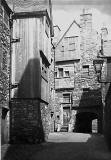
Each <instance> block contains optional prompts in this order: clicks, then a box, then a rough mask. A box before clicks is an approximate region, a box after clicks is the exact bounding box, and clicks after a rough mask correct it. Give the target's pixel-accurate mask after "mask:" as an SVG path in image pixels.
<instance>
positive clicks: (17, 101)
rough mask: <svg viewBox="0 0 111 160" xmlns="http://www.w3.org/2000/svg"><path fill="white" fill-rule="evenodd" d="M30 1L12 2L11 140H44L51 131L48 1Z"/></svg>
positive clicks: (49, 7) (49, 5)
mask: <svg viewBox="0 0 111 160" xmlns="http://www.w3.org/2000/svg"><path fill="white" fill-rule="evenodd" d="M33 3H34V2H31V1H30V2H29V3H28V4H27V3H26V4H25V1H23V2H22V1H21V4H19V3H18V2H17V3H15V4H14V5H13V9H14V15H13V17H12V20H13V28H12V32H13V34H12V40H13V43H12V45H11V50H12V53H11V58H12V63H11V67H12V68H11V70H12V72H11V85H12V89H11V91H10V95H11V98H10V142H11V143H19V142H22V143H27V142H28V143H36V142H40V141H44V140H46V139H47V136H48V133H49V132H50V121H51V109H50V105H49V93H50V87H49V84H50V82H49V81H50V78H49V74H50V67H49V66H50V64H51V36H52V22H51V1H50V0H49V1H47V3H46V1H44V3H42V4H41V5H36V4H35V5H34V4H33ZM9 4H10V1H9ZM10 6H11V4H10Z"/></svg>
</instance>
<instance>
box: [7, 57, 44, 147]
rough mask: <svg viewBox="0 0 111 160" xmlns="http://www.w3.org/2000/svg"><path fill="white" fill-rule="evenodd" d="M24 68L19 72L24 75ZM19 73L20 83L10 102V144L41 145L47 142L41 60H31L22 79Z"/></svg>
mask: <svg viewBox="0 0 111 160" xmlns="http://www.w3.org/2000/svg"><path fill="white" fill-rule="evenodd" d="M23 68H24V66H21V70H19V72H21V73H22V72H23ZM19 69H20V68H19ZM19 72H17V74H16V78H17V79H20V81H19V82H18V84H17V88H15V92H14V96H13V97H12V99H11V101H10V143H21V144H22V143H39V142H41V141H44V140H45V134H44V129H43V123H42V116H41V66H40V60H39V58H35V59H31V60H29V62H28V64H27V66H26V68H25V70H24V73H23V74H22V76H21V78H20V77H19V76H20V75H21V73H19ZM17 76H18V77H17ZM13 90H14V89H13ZM42 103H43V102H42Z"/></svg>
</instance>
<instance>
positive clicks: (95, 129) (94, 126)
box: [92, 118, 98, 133]
mask: <svg viewBox="0 0 111 160" xmlns="http://www.w3.org/2000/svg"><path fill="white" fill-rule="evenodd" d="M97 132H98V119H97V118H96V119H93V120H92V133H97Z"/></svg>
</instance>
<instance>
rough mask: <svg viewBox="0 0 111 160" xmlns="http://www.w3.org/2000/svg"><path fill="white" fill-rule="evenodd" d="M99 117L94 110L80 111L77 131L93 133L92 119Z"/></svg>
mask: <svg viewBox="0 0 111 160" xmlns="http://www.w3.org/2000/svg"><path fill="white" fill-rule="evenodd" d="M94 119H99V116H98V115H97V114H96V113H93V112H79V113H77V114H76V123H75V132H80V133H92V121H93V120H94Z"/></svg>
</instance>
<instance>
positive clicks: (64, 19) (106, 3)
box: [52, 0, 111, 34]
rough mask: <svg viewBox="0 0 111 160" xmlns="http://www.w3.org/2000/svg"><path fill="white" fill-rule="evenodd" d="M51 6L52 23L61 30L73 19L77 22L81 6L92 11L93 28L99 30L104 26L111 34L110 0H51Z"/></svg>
mask: <svg viewBox="0 0 111 160" xmlns="http://www.w3.org/2000/svg"><path fill="white" fill-rule="evenodd" d="M52 6H53V8H52V9H53V22H54V25H58V26H59V27H60V28H61V30H62V32H65V30H66V29H67V28H68V26H69V25H70V24H71V23H72V21H73V20H74V19H75V20H76V21H77V22H78V23H79V22H80V14H81V13H82V10H83V8H88V9H89V10H90V12H92V18H93V27H94V29H96V30H97V31H100V28H101V27H102V26H106V27H107V28H108V30H109V34H111V0H52Z"/></svg>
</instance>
